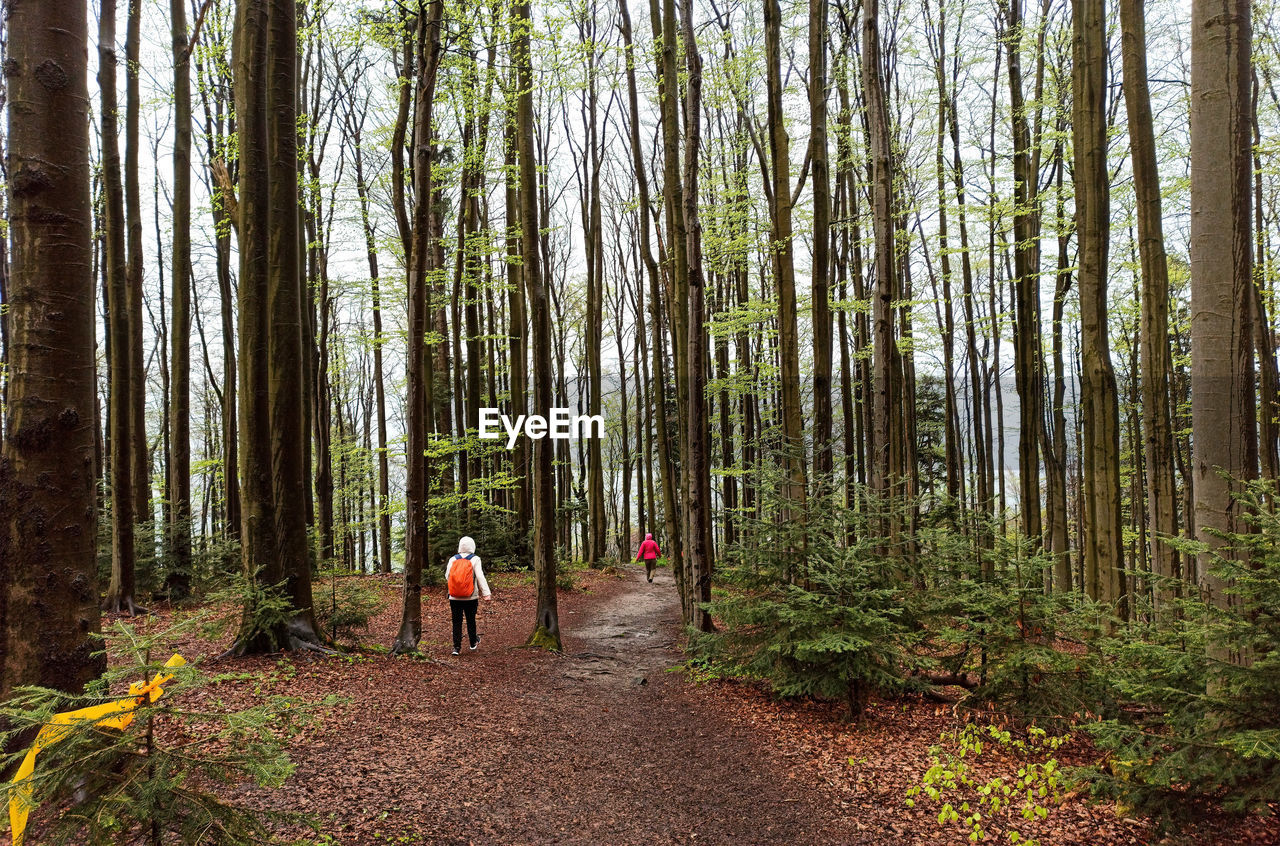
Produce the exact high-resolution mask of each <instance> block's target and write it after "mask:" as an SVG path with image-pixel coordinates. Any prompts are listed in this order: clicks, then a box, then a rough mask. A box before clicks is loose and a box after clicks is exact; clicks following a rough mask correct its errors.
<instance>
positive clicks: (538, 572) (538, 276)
mask: <svg viewBox="0 0 1280 846" xmlns="http://www.w3.org/2000/svg"><path fill="white" fill-rule="evenodd" d="M532 27H533V20H532V14H531V11H530V2H529V0H517V2H516V3H515V4H514V5H513V6H512V22H511V28H512V33H511V34H512V40H513V42H514V48H513V51H514V54H515V55H514V59H515V66H516V90H517V91H518V92H519V95H518V99H517V103H516V143H517V150H518V154H519V158H520V235H521V244H522V246H523V254H524V282H525V290H526V291H527V293H528V298H529V307H530V311H531V312H532V313H531V315H530V316H531V318H532V322H533V405H534V408H538V409H547V408H551V407H552V397H551V372H552V371H551V295H550V291H549V290H548V285H547V282H546V280H544V279H543V277H542V267H541V261H540V258H541V256H540V254H539V246H538V235H539V228H538V185H537V178H538V175H537V166H538V163H537V161H536V160H535V159H534V153H533V133H534V127H533V122H534V115H533V53H532V50H531V31H532ZM554 443H555V442H554V441H552V440H551V439H550V438H541V439H540V440H538V441H537V442H536V443H535V444H534V447H533V471H534V476H533V566H534V573H535V577H534V578H535V580H536V582H537V594H538V599H537V609H536V611H535V612H534V628H533V633H532V634H531V635H530V637H529V645H530V646H539V647H544V648H547V649H554V650H556V651H559V650H560V617H559V614H558V612H557V608H556V558H555V555H556V549H555V521H556V501H557V500H556V499H555V467H554V465H553V463H552V462H553V458H554V454H553V450H554Z"/></svg>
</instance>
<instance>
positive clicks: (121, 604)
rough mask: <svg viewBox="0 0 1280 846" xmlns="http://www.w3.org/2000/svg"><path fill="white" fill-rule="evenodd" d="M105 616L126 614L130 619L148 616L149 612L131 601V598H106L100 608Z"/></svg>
mask: <svg viewBox="0 0 1280 846" xmlns="http://www.w3.org/2000/svg"><path fill="white" fill-rule="evenodd" d="M100 607H101V609H102V611H103V612H104V613H106V614H128V615H129V616H130V617H139V616H143V615H150V614H151V611H150V610H149V609H147V608H144V607H142V606H141V605H139V604H138V603H136V602H134V601H133V597H132V596H115V597H111V596H108V597H107V598H106V599H104V600H103V601H102V605H101V606H100Z"/></svg>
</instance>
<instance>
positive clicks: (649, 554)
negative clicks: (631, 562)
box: [636, 533, 662, 581]
mask: <svg viewBox="0 0 1280 846" xmlns="http://www.w3.org/2000/svg"><path fill="white" fill-rule="evenodd" d="M660 555H662V550H660V549H658V542H657V541H655V540H654V539H653V535H651V534H648V533H646V534H645V536H644V540H643V541H642V542H641V543H640V551H639V552H637V553H636V560H637V561H639V560H640V559H641V558H643V559H644V574H645V575H646V576H648V577H649V581H653V567H654V563H655V562H656V561H657V560H658V557H659V556H660Z"/></svg>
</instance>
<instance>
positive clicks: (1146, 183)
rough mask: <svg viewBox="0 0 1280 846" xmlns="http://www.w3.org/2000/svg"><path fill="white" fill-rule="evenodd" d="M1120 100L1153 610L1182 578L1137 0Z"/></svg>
mask: <svg viewBox="0 0 1280 846" xmlns="http://www.w3.org/2000/svg"><path fill="white" fill-rule="evenodd" d="M1120 29H1121V58H1122V61H1123V68H1124V70H1123V72H1124V101H1125V108H1126V110H1127V113H1128V116H1129V147H1130V153H1131V155H1132V161H1133V186H1134V192H1135V193H1136V195H1137V212H1138V255H1139V258H1140V260H1141V266H1142V296H1141V309H1142V314H1141V326H1142V328H1141V365H1142V430H1143V454H1144V457H1145V463H1146V471H1147V473H1146V477H1147V491H1146V494H1147V515H1148V518H1147V519H1148V521H1149V523H1150V531H1151V569H1152V572H1153V574H1154V575H1155V576H1156V588H1155V593H1154V598H1155V602H1156V606H1157V610H1159V608H1160V607H1161V606H1164V605H1167V604H1168V603H1169V602H1170V601H1171V600H1172V599H1173V596H1174V591H1173V586H1172V585H1171V584H1169V582H1168V581H1167V580H1170V579H1175V578H1178V577H1179V576H1180V575H1181V572H1180V568H1179V561H1178V551H1177V550H1176V549H1174V548H1173V547H1172V546H1170V545H1169V541H1170V540H1172V539H1174V538H1176V537H1177V536H1178V501H1177V496H1178V494H1177V485H1176V483H1175V482H1174V477H1173V472H1174V444H1173V422H1172V413H1171V411H1170V389H1169V375H1170V374H1169V370H1168V368H1167V367H1166V361H1167V360H1168V357H1169V356H1168V349H1169V345H1170V343H1171V341H1170V338H1169V268H1168V262H1167V260H1166V256H1165V247H1164V229H1163V212H1162V210H1161V200H1160V174H1159V170H1158V168H1157V165H1156V142H1155V130H1154V128H1153V126H1152V117H1151V93H1150V91H1149V89H1148V87H1147V36H1146V22H1145V20H1144V13H1143V5H1142V0H1120Z"/></svg>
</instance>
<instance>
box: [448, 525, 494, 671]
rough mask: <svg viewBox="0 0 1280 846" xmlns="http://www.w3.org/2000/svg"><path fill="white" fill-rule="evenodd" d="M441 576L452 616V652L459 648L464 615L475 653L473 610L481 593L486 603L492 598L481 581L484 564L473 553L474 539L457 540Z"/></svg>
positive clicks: (476, 638)
mask: <svg viewBox="0 0 1280 846" xmlns="http://www.w3.org/2000/svg"><path fill="white" fill-rule="evenodd" d="M444 577H445V581H447V582H448V583H449V611H450V613H451V614H452V615H453V654H454V655H457V654H458V653H460V652H461V651H462V618H463V617H464V616H465V617H466V618H467V642H468V643H469V644H471V651H472V652H475V651H476V649H477V648H479V646H480V635H478V634H476V609H477V608H478V607H479V605H480V597H481V596H483V597H484V598H485V601H486V602H489V601H492V600H493V594H491V593H490V592H489V583H488V582H487V581H485V578H484V567H483V566H481V564H480V556H478V555H476V542H475V541H474V540H472V539H471V538H463V539H462V540H460V541H458V554H457V555H455V556H453V557H452V558H450V559H449V563H448V564H446V565H445V568H444Z"/></svg>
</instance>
